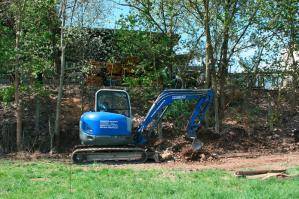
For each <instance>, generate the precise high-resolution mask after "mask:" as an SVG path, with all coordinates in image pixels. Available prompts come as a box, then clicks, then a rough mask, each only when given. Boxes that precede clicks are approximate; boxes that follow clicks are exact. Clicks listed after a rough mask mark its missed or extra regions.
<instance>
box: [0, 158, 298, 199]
mask: <svg viewBox="0 0 299 199" xmlns="http://www.w3.org/2000/svg"><path fill="white" fill-rule="evenodd" d="M105 167H106V166H105ZM0 168H1V169H0V197H1V198H31V197H32V195H35V197H36V198H260V197H263V198H297V197H298V195H299V190H298V186H299V181H298V179H297V178H291V179H289V178H288V179H284V180H280V179H269V180H248V179H244V178H236V177H235V176H233V175H232V174H230V173H228V172H226V171H221V170H202V171H195V172H186V171H180V170H173V169H167V170H162V169H158V170H136V169H134V170H131V169H107V168H103V167H102V166H101V165H99V164H91V165H86V166H84V168H82V166H76V165H66V164H64V163H57V162H53V161H51V162H50V161H36V162H24V161H22V162H21V161H12V162H11V161H6V160H4V161H1V162H0ZM290 172H291V173H292V174H298V172H299V168H294V169H291V170H290ZM99 185H100V186H99ZM290 190H291V191H290Z"/></svg>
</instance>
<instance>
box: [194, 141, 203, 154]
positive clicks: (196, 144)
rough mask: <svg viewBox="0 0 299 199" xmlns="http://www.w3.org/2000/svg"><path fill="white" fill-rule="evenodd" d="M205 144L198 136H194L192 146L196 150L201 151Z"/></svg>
mask: <svg viewBox="0 0 299 199" xmlns="http://www.w3.org/2000/svg"><path fill="white" fill-rule="evenodd" d="M202 146H203V142H202V141H200V140H199V139H197V138H194V139H193V142H192V148H193V150H194V151H199V150H200V149H201V148H202Z"/></svg>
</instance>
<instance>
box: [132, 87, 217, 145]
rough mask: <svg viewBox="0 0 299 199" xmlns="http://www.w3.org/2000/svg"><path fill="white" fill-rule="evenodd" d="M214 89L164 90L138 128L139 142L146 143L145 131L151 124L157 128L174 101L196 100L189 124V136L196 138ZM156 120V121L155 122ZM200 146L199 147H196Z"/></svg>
mask: <svg viewBox="0 0 299 199" xmlns="http://www.w3.org/2000/svg"><path fill="white" fill-rule="evenodd" d="M213 95H214V94H213V91H212V90H211V89H201V90H195V89H169V90H164V91H163V92H162V93H161V94H160V95H159V96H158V98H157V99H156V101H155V102H154V104H153V105H152V107H151V108H150V110H149V111H148V113H147V115H146V117H145V119H144V120H143V122H141V124H140V125H139V127H138V129H137V144H146V143H147V140H146V139H145V137H144V136H143V131H144V130H145V129H146V128H147V127H148V126H149V125H150V124H151V123H153V124H152V126H153V128H156V127H157V125H158V124H159V122H160V120H161V119H162V117H163V115H164V113H165V111H166V110H167V108H168V107H169V105H171V104H172V103H173V102H174V101H178V100H196V101H197V103H196V105H195V109H194V111H193V113H192V115H191V117H190V119H189V122H188V126H187V136H188V137H189V138H191V139H193V140H194V141H195V140H196V138H197V136H196V131H197V130H198V128H200V127H201V126H202V122H203V120H204V116H205V113H206V111H207V109H208V107H209V105H210V104H211V103H212V100H213ZM154 121H155V122H154ZM200 147H201V146H199V148H200ZM196 148H198V147H196Z"/></svg>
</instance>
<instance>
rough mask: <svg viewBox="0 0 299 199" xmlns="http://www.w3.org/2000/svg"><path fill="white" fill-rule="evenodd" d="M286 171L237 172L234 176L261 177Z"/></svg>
mask: <svg viewBox="0 0 299 199" xmlns="http://www.w3.org/2000/svg"><path fill="white" fill-rule="evenodd" d="M285 172H286V169H277V170H256V171H237V172H236V173H235V175H237V176H252V175H261V174H267V173H285Z"/></svg>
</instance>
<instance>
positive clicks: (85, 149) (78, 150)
mask: <svg viewBox="0 0 299 199" xmlns="http://www.w3.org/2000/svg"><path fill="white" fill-rule="evenodd" d="M103 151H107V153H111V152H127V151H132V152H138V151H139V152H142V153H143V158H142V159H140V160H129V159H128V160H115V161H113V160H102V161H99V160H97V162H127V163H128V162H129V163H143V162H145V161H146V160H147V153H146V151H145V150H144V149H142V148H136V147H127V148H125V147H119V148H116V147H107V148H106V147H94V146H93V147H90V146H84V145H83V146H76V147H75V149H74V151H73V153H72V160H73V162H74V163H89V162H94V161H86V160H85V161H82V162H79V161H78V160H77V159H75V155H78V154H89V153H92V154H96V153H97V152H103Z"/></svg>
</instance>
